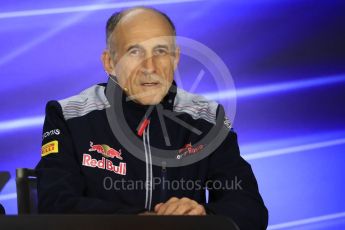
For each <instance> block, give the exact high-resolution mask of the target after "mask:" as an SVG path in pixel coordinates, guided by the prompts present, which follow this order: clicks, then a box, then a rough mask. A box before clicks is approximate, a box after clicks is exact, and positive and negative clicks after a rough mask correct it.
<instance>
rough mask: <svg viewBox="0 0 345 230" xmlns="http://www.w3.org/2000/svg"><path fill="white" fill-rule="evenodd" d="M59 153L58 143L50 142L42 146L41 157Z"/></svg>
mask: <svg viewBox="0 0 345 230" xmlns="http://www.w3.org/2000/svg"><path fill="white" fill-rule="evenodd" d="M57 152H59V142H58V141H51V142H49V143H47V144H45V145H43V146H42V152H41V156H42V157H44V156H47V155H49V154H51V153H57Z"/></svg>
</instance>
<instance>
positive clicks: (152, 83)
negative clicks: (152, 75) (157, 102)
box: [141, 82, 159, 87]
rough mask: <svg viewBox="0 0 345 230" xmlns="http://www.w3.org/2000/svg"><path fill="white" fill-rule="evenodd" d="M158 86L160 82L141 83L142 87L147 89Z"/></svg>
mask: <svg viewBox="0 0 345 230" xmlns="http://www.w3.org/2000/svg"><path fill="white" fill-rule="evenodd" d="M157 85H159V82H144V83H141V86H146V87H150V86H157Z"/></svg>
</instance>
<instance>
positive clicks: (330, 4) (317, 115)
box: [0, 0, 345, 229]
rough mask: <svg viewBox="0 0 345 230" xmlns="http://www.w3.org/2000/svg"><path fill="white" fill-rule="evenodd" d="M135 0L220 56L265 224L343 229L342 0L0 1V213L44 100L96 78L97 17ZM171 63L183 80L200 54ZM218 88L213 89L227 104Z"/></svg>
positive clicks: (205, 88) (30, 149) (33, 152)
mask: <svg viewBox="0 0 345 230" xmlns="http://www.w3.org/2000/svg"><path fill="white" fill-rule="evenodd" d="M138 2H139V3H138ZM138 4H139V5H145V4H149V5H150V6H153V7H156V8H158V9H160V10H162V11H164V12H166V13H167V14H168V15H169V16H171V18H172V20H173V21H174V22H175V24H176V27H177V33H178V34H179V35H181V36H184V37H189V38H192V39H195V40H197V41H199V42H201V43H203V44H204V45H206V46H208V47H209V48H210V49H212V50H213V51H214V52H215V53H216V54H217V55H218V56H219V57H220V58H221V59H222V60H223V62H224V63H225V64H226V65H227V66H228V68H229V70H230V72H231V75H232V78H233V81H234V84H235V86H236V90H237V95H238V98H237V111H236V117H235V120H234V128H235V130H236V131H237V133H238V135H239V143H240V148H241V153H242V155H243V156H244V157H245V158H246V159H247V160H248V161H249V162H250V163H251V165H252V167H253V170H254V172H255V174H256V176H257V179H258V182H259V186H260V191H261V193H262V195H263V198H264V200H265V203H266V205H267V207H268V209H269V212H270V221H269V223H270V228H271V229H283V228H287V229H345V196H344V194H345V179H344V175H345V173H344V169H343V168H344V163H345V156H344V154H345V104H344V99H345V42H344V41H345V30H344V28H345V14H344V12H345V7H344V6H345V4H344V3H343V1H341V0H339V1H286V0H281V1H270V0H262V1H248V0H241V1H239V0H231V1H230V0H229V1H227V0H216V1H211V0H208V1H201V0H194V1H192V0H161V1H91V0H75V1H73V2H72V1H67V0H60V1H44V0H26V1H13V0H12V1H1V3H0V77H1V84H0V106H1V114H0V170H1V171H2V170H5V171H10V172H11V175H12V180H11V181H10V182H9V183H8V185H7V186H6V187H5V188H4V190H3V191H2V192H1V193H0V203H2V204H3V205H4V206H5V208H6V211H7V212H8V213H12V214H14V213H16V212H17V211H16V209H17V208H16V193H15V182H14V179H13V178H14V177H15V168H18V167H29V168H33V167H35V165H36V163H37V162H38V160H39V158H40V144H41V131H42V122H43V116H44V107H45V103H46V102H47V101H48V100H52V99H62V98H64V97H67V96H71V95H74V94H76V93H78V92H79V91H81V90H82V89H84V88H86V87H89V86H90V85H92V84H95V83H99V82H105V81H106V76H105V74H104V72H103V69H102V65H101V62H100V54H101V52H102V50H103V49H104V47H105V45H104V41H105V35H104V27H105V22H106V20H107V18H108V17H109V16H110V15H111V14H112V13H113V12H114V11H116V10H118V9H120V8H122V7H125V6H131V5H138ZM181 61H182V63H181V69H180V70H179V71H180V74H179V75H180V76H181V82H182V83H183V88H185V89H186V90H189V89H190V87H192V85H193V82H194V81H195V79H196V78H197V76H198V73H199V70H198V68H199V69H200V67H197V66H198V64H199V63H196V62H195V63H194V62H193V61H191V60H189V59H188V58H187V57H186V58H182V60H181ZM193 64H195V65H193ZM194 67H196V68H194ZM210 78H212V76H211V75H210V74H209V73H208V72H206V73H205V75H204V76H203V77H202V79H201V81H200V84H199V85H198V87H197V88H196V89H195V92H197V93H200V94H205V95H210V94H211V95H212V92H215V91H216V90H217V88H216V87H215V85H214V84H209V82H211V80H210ZM224 90H225V91H222V92H221V93H220V94H218V96H217V97H216V99H217V100H219V101H220V102H222V103H227V100H230V99H231V93H230V94H229V92H228V91H226V89H224Z"/></svg>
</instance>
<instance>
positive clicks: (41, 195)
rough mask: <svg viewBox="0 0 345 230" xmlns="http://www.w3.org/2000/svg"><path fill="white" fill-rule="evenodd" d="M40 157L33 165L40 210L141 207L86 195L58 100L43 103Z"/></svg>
mask: <svg viewBox="0 0 345 230" xmlns="http://www.w3.org/2000/svg"><path fill="white" fill-rule="evenodd" d="M41 156H42V157H41V160H40V161H39V163H38V165H37V166H36V173H37V190H38V212H39V213H119V214H134V213H139V212H141V211H144V210H140V209H137V208H132V207H124V206H121V205H119V204H116V203H111V202H107V201H104V200H101V199H97V198H90V197H86V196H85V182H84V180H85V178H84V177H83V175H82V173H81V170H80V166H79V164H78V161H77V157H76V154H75V153H74V145H73V140H72V138H71V135H70V132H69V128H68V126H67V124H66V121H65V119H64V117H63V114H62V109H61V106H60V104H59V103H58V102H57V101H50V102H48V104H47V106H46V117H45V121H44V126H43V141H42V153H41Z"/></svg>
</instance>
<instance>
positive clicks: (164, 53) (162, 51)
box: [155, 48, 168, 55]
mask: <svg viewBox="0 0 345 230" xmlns="http://www.w3.org/2000/svg"><path fill="white" fill-rule="evenodd" d="M167 54H168V50H166V49H163V48H161V49H156V50H155V55H167Z"/></svg>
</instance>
